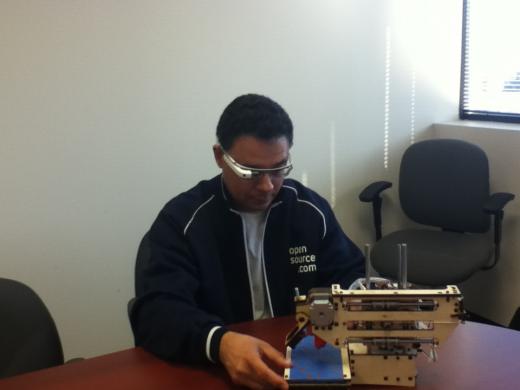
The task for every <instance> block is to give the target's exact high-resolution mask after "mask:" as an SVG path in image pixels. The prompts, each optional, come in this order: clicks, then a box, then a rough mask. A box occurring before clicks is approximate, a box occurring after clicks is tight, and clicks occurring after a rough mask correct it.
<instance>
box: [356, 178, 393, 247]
mask: <svg viewBox="0 0 520 390" xmlns="http://www.w3.org/2000/svg"><path fill="white" fill-rule="evenodd" d="M390 187H392V183H390V182H389V181H376V182H374V183H372V184H369V185H368V186H367V187H365V189H364V190H363V191H361V193H360V194H359V200H360V201H362V202H371V203H372V211H373V215H374V228H375V232H376V241H378V240H379V239H380V238H381V235H382V232H381V225H382V220H381V205H382V203H383V199H381V197H380V196H379V194H381V192H383V191H384V190H386V189H387V188H390Z"/></svg>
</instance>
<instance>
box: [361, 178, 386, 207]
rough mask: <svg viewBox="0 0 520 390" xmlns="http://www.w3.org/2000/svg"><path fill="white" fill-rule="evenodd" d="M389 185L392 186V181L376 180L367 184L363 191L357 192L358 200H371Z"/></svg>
mask: <svg viewBox="0 0 520 390" xmlns="http://www.w3.org/2000/svg"><path fill="white" fill-rule="evenodd" d="M390 187H392V183H390V182H389V181H376V182H374V183H372V184H369V185H368V186H366V187H365V189H364V190H363V191H361V193H360V194H359V200H360V201H361V202H373V201H374V200H376V199H377V198H378V197H379V194H380V193H381V192H383V191H384V190H386V189H387V188H390Z"/></svg>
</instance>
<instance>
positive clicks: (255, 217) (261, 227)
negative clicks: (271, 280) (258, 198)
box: [240, 211, 273, 320]
mask: <svg viewBox="0 0 520 390" xmlns="http://www.w3.org/2000/svg"><path fill="white" fill-rule="evenodd" d="M240 215H241V216H242V221H243V223H244V224H243V227H244V241H245V242H244V244H245V247H246V259H247V271H248V274H249V283H250V286H251V299H252V300H253V315H254V319H255V320H258V319H262V318H270V317H272V316H273V314H272V313H271V309H270V306H269V299H268V297H267V292H266V288H265V268H264V232H265V223H266V216H267V214H266V212H263V211H262V212H257V213H246V212H241V213H240Z"/></svg>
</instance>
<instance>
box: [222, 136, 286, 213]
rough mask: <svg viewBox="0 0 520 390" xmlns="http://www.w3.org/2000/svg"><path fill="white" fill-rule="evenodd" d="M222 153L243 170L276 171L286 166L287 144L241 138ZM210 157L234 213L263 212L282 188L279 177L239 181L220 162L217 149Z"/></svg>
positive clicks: (265, 175)
mask: <svg viewBox="0 0 520 390" xmlns="http://www.w3.org/2000/svg"><path fill="white" fill-rule="evenodd" d="M226 152H227V154H228V155H229V156H231V157H232V158H233V160H235V161H236V162H237V163H238V164H240V165H243V166H246V167H250V168H256V169H272V168H279V167H282V166H284V165H286V164H287V161H288V159H289V142H288V141H287V138H285V137H280V138H275V139H273V140H269V141H264V140H261V139H258V138H255V137H252V136H241V137H239V138H237V139H236V140H235V142H234V143H233V145H232V146H231V148H230V149H229V150H227V151H226ZM213 153H214V155H215V161H216V162H217V165H218V166H219V167H220V168H221V169H222V177H223V179H224V184H225V185H226V188H227V190H228V191H229V193H230V194H231V197H232V198H233V204H234V207H235V208H236V209H238V210H240V211H248V212H255V211H263V210H266V209H267V208H268V207H269V206H270V205H271V202H272V201H273V199H274V198H275V197H276V195H277V194H278V191H280V188H281V187H282V184H283V180H284V178H283V176H277V175H269V174H261V175H259V176H258V177H256V178H253V179H243V178H241V177H239V176H238V175H237V174H236V173H235V172H234V171H233V170H232V169H231V168H230V167H229V166H228V164H227V163H226V162H225V161H224V151H223V150H222V148H221V147H220V146H219V145H215V146H213Z"/></svg>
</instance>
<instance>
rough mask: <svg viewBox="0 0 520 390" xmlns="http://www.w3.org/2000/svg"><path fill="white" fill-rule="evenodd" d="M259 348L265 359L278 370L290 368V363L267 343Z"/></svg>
mask: <svg viewBox="0 0 520 390" xmlns="http://www.w3.org/2000/svg"><path fill="white" fill-rule="evenodd" d="M260 348H261V351H260V352H261V354H262V355H263V356H265V357H267V358H268V359H269V360H270V361H271V362H272V363H274V364H275V365H277V366H278V367H280V368H289V367H291V362H290V361H289V360H287V359H286V358H285V357H284V356H283V354H282V353H281V352H280V351H278V350H277V349H275V348H274V347H273V346H271V345H270V344H268V343H262V345H261V346H260Z"/></svg>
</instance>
